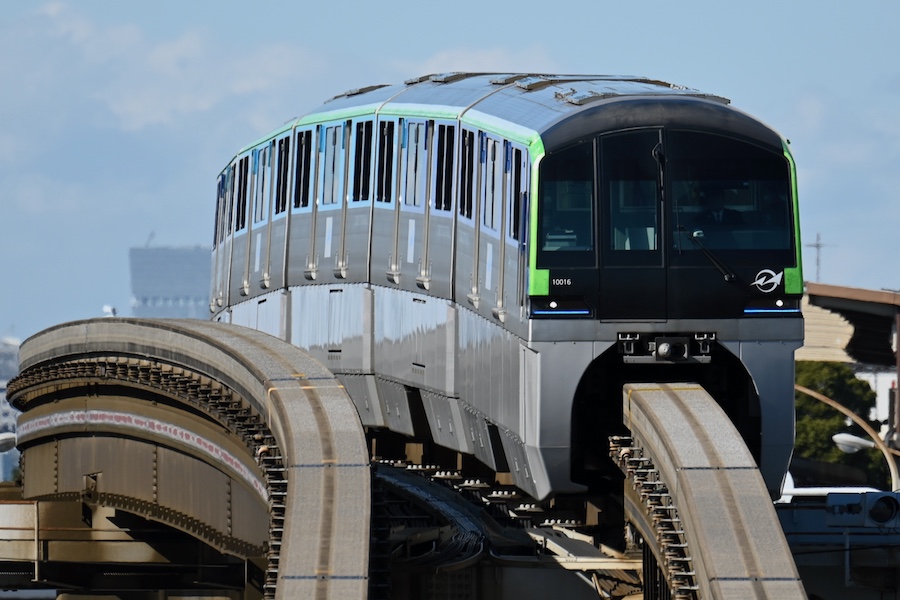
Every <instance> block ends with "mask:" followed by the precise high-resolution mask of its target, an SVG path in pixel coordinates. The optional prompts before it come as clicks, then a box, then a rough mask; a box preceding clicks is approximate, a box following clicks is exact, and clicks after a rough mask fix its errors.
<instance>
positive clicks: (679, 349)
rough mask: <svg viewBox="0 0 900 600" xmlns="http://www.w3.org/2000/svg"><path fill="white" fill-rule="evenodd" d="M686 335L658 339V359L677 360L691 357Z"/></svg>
mask: <svg viewBox="0 0 900 600" xmlns="http://www.w3.org/2000/svg"><path fill="white" fill-rule="evenodd" d="M689 348H690V346H689V344H688V339H687V338H686V337H664V338H657V339H656V360H666V361H676V360H687V359H688V358H689V357H690V351H689Z"/></svg>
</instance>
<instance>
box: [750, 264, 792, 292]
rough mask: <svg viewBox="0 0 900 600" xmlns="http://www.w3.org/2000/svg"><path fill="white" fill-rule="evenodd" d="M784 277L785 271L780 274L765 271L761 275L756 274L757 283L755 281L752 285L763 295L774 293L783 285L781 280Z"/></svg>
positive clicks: (768, 270)
mask: <svg viewBox="0 0 900 600" xmlns="http://www.w3.org/2000/svg"><path fill="white" fill-rule="evenodd" d="M783 277H784V271H781V272H780V273H775V271H773V270H771V269H763V270H762V271H760V272H759V273H757V274H756V281H754V282H753V283H752V284H751V285H755V286H756V289H758V290H759V291H761V292H763V293H766V294H768V293H770V292H774V291H775V289H776V288H777V287H778V286H779V285H781V279H782V278H783Z"/></svg>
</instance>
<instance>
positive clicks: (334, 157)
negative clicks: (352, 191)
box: [320, 125, 344, 206]
mask: <svg viewBox="0 0 900 600" xmlns="http://www.w3.org/2000/svg"><path fill="white" fill-rule="evenodd" d="M342 134H343V126H342V125H333V126H331V127H326V128H325V129H324V130H323V133H322V136H323V139H322V148H321V150H320V154H321V155H322V169H323V170H322V205H323V206H328V205H330V204H337V203H338V202H340V199H341V196H340V194H341V190H340V183H341V176H340V175H341V174H340V173H339V172H338V169H339V168H340V166H341V164H340V159H341V157H340V152H341V147H342V146H343V140H344V138H343V135H342Z"/></svg>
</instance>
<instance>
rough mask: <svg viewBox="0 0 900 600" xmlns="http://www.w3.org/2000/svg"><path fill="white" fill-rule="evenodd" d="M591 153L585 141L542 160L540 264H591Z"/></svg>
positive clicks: (539, 235) (590, 146) (592, 239)
mask: <svg viewBox="0 0 900 600" xmlns="http://www.w3.org/2000/svg"><path fill="white" fill-rule="evenodd" d="M593 156H594V152H593V145H592V144H591V143H590V142H585V143H582V144H579V145H577V146H573V147H571V148H566V149H564V150H561V151H559V152H554V153H552V154H549V155H547V157H546V158H545V159H544V160H543V161H542V162H541V191H540V200H539V205H538V211H539V213H540V214H539V227H538V247H539V250H540V252H539V255H540V256H539V264H540V266H551V265H552V266H564V265H570V266H584V265H587V264H593V256H594V211H593V207H594V166H593V163H594V161H593Z"/></svg>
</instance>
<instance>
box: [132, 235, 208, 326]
mask: <svg viewBox="0 0 900 600" xmlns="http://www.w3.org/2000/svg"><path fill="white" fill-rule="evenodd" d="M129 263H130V267H131V315H132V316H134V317H142V318H143V317H160V318H188V319H208V318H209V279H210V249H209V248H208V247H204V246H193V247H165V246H159V247H152V246H147V247H144V248H132V249H131V251H130V252H129Z"/></svg>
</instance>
